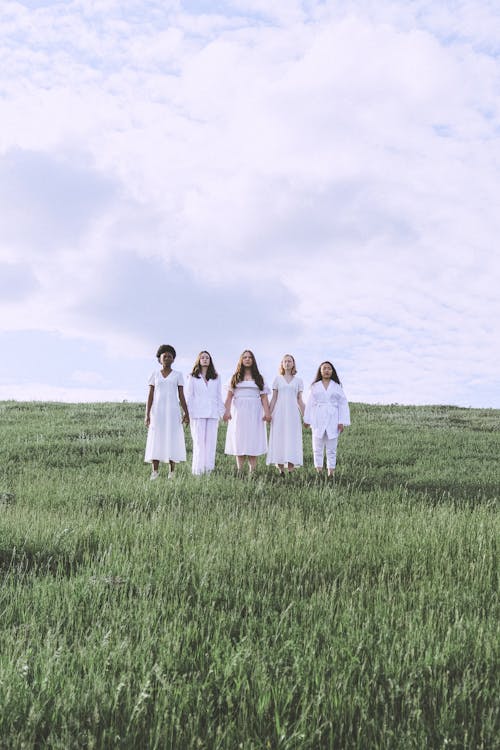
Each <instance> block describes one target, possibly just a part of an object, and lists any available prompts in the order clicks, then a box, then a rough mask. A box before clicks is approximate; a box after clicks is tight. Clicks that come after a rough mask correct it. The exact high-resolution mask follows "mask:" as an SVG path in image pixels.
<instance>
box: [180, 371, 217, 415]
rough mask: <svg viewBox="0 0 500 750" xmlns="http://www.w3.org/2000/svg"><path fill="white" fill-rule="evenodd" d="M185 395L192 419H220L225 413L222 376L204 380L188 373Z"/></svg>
mask: <svg viewBox="0 0 500 750" xmlns="http://www.w3.org/2000/svg"><path fill="white" fill-rule="evenodd" d="M184 395H185V396H186V401H187V405H188V409H189V417H190V418H191V419H219V418H220V417H222V415H223V414H224V402H223V400H222V389H221V384H220V378H219V377H217V378H215V379H210V380H204V379H203V377H202V376H201V375H200V377H199V378H197V377H195V376H194V375H188V377H187V381H186V390H185V393H184Z"/></svg>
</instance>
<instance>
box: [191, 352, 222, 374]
mask: <svg viewBox="0 0 500 750" xmlns="http://www.w3.org/2000/svg"><path fill="white" fill-rule="evenodd" d="M202 354H208V356H209V357H210V364H209V365H208V367H207V374H206V375H205V377H206V379H207V380H215V379H216V378H217V370H216V369H215V367H214V363H213V360H212V355H211V354H210V352H207V350H206V349H203V351H202V352H200V353H199V354H198V356H197V357H196V361H195V363H194V365H193V369H192V370H191V375H193V376H194V377H195V378H199V377H200V375H201V365H200V357H201V355H202Z"/></svg>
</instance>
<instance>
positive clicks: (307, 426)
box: [304, 422, 311, 430]
mask: <svg viewBox="0 0 500 750" xmlns="http://www.w3.org/2000/svg"><path fill="white" fill-rule="evenodd" d="M310 426H311V425H310V424H307V422H304V427H305V428H306V430H308V429H309V427H310Z"/></svg>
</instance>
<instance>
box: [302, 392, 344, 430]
mask: <svg viewBox="0 0 500 750" xmlns="http://www.w3.org/2000/svg"><path fill="white" fill-rule="evenodd" d="M304 422H305V424H310V425H311V429H312V432H313V435H315V436H316V437H323V435H324V434H325V432H326V434H327V437H328V438H334V437H337V436H338V434H339V430H338V426H339V424H343V425H344V426H346V425H349V424H351V417H350V413H349V404H348V403H347V399H346V397H345V394H344V391H343V390H342V386H340V385H339V384H338V383H335V381H333V380H330V382H329V384H328V388H325V387H324V385H323V383H322V382H321V380H320V381H318V382H317V383H313V384H312V386H311V392H310V394H309V398H308V399H307V403H306V409H305V413H304Z"/></svg>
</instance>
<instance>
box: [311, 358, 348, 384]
mask: <svg viewBox="0 0 500 750" xmlns="http://www.w3.org/2000/svg"><path fill="white" fill-rule="evenodd" d="M323 365H330V367H331V368H332V370H333V372H332V380H333V381H334V382H335V383H338V384H339V385H342V383H341V382H340V380H339V376H338V375H337V370H336V369H335V367H334V366H333V365H332V363H331V362H329V361H328V360H327V359H325V361H324V362H322V363H321V364H320V366H319V367H318V372H317V373H316V377H315V378H314V380H313V383H319V381H320V380H323V378H322V376H321V368H322V367H323Z"/></svg>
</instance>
